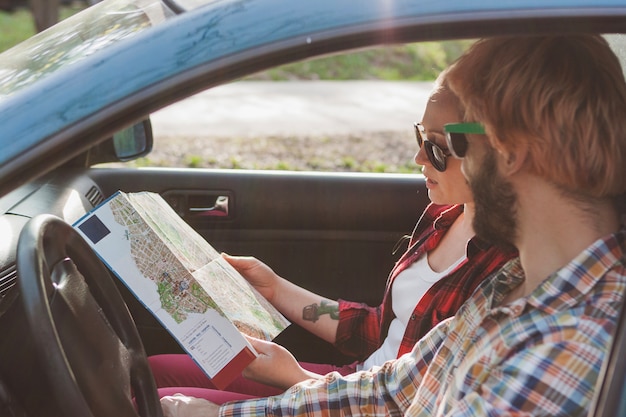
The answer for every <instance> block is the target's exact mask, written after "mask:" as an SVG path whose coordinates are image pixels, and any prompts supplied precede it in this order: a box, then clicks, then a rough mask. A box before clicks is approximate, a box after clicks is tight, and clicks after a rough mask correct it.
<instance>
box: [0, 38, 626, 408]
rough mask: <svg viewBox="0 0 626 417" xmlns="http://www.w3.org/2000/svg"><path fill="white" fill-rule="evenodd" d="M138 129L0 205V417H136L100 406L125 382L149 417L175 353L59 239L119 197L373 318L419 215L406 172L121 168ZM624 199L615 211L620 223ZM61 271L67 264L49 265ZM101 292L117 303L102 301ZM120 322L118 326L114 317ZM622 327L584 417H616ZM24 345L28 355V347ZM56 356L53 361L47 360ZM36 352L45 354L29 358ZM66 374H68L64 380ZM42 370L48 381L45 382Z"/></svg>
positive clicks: (625, 332)
mask: <svg viewBox="0 0 626 417" xmlns="http://www.w3.org/2000/svg"><path fill="white" fill-rule="evenodd" d="M611 42H612V45H614V48H615V50H616V51H617V52H618V54H619V55H620V57H622V58H624V57H626V42H624V41H623V38H622V37H620V36H615V37H612V38H611ZM623 62H626V61H623ZM142 118H143V120H141V121H139V122H136V123H134V124H133V125H132V126H129V127H127V128H126V129H124V131H120V132H119V133H117V134H115V135H113V136H111V137H110V138H108V139H107V140H106V141H103V142H101V143H99V144H98V145H96V146H94V147H92V148H90V149H89V150H88V151H86V152H84V153H82V154H80V155H78V156H77V157H75V158H73V159H72V160H70V161H69V162H67V163H65V164H63V165H61V166H58V167H57V168H55V169H53V170H51V171H50V172H49V173H48V174H46V175H45V176H41V177H39V178H37V179H36V180H34V181H31V182H28V183H27V184H25V185H23V186H21V187H19V188H17V189H15V190H13V191H11V192H9V193H7V194H6V195H3V196H2V197H0V210H1V212H0V236H2V240H1V241H0V242H1V243H0V329H2V338H0V357H2V358H5V359H4V360H2V361H0V415H2V416H8V417H23V416H43V415H45V416H61V415H86V416H87V415H91V414H83V413H85V412H86V411H85V410H89V409H90V404H91V405H93V404H96V406H95V407H97V408H99V410H100V414H97V415H98V416H104V415H110V416H113V415H116V416H135V415H137V414H136V411H135V410H134V409H132V408H124V407H126V405H123V406H120V404H126V403H125V402H124V401H117V400H114V401H110V402H109V399H110V398H118V397H124V396H125V395H127V393H128V391H129V390H130V389H131V388H130V387H131V385H133V384H135V383H137V384H139V386H142V385H141V384H147V385H146V386H145V387H144V388H142V389H140V390H138V391H137V394H138V397H137V403H138V407H139V409H140V411H139V415H142V416H149V415H154V416H158V415H161V414H160V410H157V409H155V408H154V407H155V405H154V404H153V403H152V402H151V399H150V398H143V396H145V395H147V394H145V392H144V389H145V391H146V392H148V391H150V390H152V389H153V388H152V386H151V385H150V382H146V381H148V380H149V379H150V375H149V374H148V375H146V374H145V369H146V367H145V356H146V355H147V356H149V355H153V354H158V353H183V352H184V351H183V349H182V348H181V347H180V346H179V344H178V343H177V342H176V340H175V339H174V338H173V337H172V336H171V335H170V334H169V333H168V331H167V330H166V329H165V328H164V327H163V326H162V324H161V323H160V322H159V321H158V320H157V319H155V318H154V316H153V315H152V314H151V313H150V312H149V311H148V310H147V309H146V307H145V306H144V305H143V304H142V303H141V301H139V300H137V299H136V298H135V296H134V295H133V294H132V293H131V292H130V291H129V290H128V289H127V288H126V287H125V286H124V285H123V284H122V283H121V282H120V281H119V280H118V279H117V278H116V277H115V276H114V275H113V274H112V273H111V272H110V271H109V270H108V269H107V268H106V267H104V266H103V265H102V264H101V263H100V262H99V261H98V259H97V257H95V255H94V254H93V252H92V251H91V250H90V249H89V248H88V247H87V246H85V245H84V243H83V242H81V241H79V239H77V238H76V237H75V234H73V233H72V231H71V227H69V226H68V225H72V224H73V223H74V222H76V221H77V220H78V219H80V218H81V217H83V216H84V215H85V214H86V213H88V212H90V211H91V210H93V209H94V208H95V207H96V206H98V205H99V204H100V203H102V202H103V201H104V200H106V199H107V198H108V197H110V196H111V195H113V194H114V193H115V192H116V191H118V190H123V191H125V192H139V191H151V192H154V193H158V194H160V195H161V196H162V197H163V198H164V199H165V200H166V201H167V202H168V203H169V204H170V205H171V206H172V207H173V208H174V210H175V211H176V212H177V213H178V214H179V215H180V216H181V217H182V218H183V219H184V220H185V222H187V223H188V224H189V225H190V226H191V227H193V229H194V230H196V231H197V232H198V233H199V234H200V235H201V236H202V237H203V238H205V239H206V240H207V241H208V242H210V243H211V245H213V246H214V247H215V248H216V249H217V250H218V251H223V252H226V253H229V254H233V255H252V256H255V257H257V258H259V259H261V260H263V261H264V262H265V263H266V264H268V265H270V266H271V267H272V268H273V269H274V270H275V271H276V272H277V273H278V274H279V275H281V276H284V277H289V279H290V280H292V281H293V282H294V283H296V284H298V285H300V286H302V287H304V288H307V289H310V290H311V291H313V292H316V293H319V294H323V295H325V296H327V297H329V298H333V299H337V298H345V299H350V300H358V301H362V302H365V303H368V304H370V305H373V306H375V305H378V304H379V303H380V301H381V297H382V294H383V292H384V288H385V284H386V279H387V276H388V274H389V271H390V270H391V269H392V267H393V265H394V263H395V262H396V261H397V259H398V258H399V256H400V255H401V253H402V250H403V249H404V246H403V245H405V244H406V236H407V235H410V233H411V231H412V229H413V227H414V225H415V222H416V220H417V219H418V218H419V215H420V214H421V213H422V212H423V210H424V209H425V207H426V206H427V204H428V203H429V200H428V192H427V189H426V185H425V180H424V177H423V176H421V175H419V174H418V173H417V171H416V173H415V174H367V173H345V172H312V171H297V172H296V171H268V170H267V171H266V170H238V169H232V170H226V169H182V168H158V167H142V168H135V167H134V166H133V165H131V164H129V163H128V162H132V161H135V160H137V159H139V158H141V157H144V156H145V155H148V154H149V152H150V151H151V150H152V148H153V145H154V143H155V142H157V141H158V138H155V137H154V132H153V129H152V126H151V121H150V115H143V116H142ZM411 157H412V155H409V156H408V158H411ZM625 200H626V199H624V198H622V199H621V201H620V204H621V205H622V210H623V211H624V212H626V210H624V208H625V207H626V203H625ZM216 214H217V215H216ZM52 216H53V217H52ZM56 219H61V220H62V221H61V222H59V221H58V220H56ZM66 258H71V259H73V260H74V261H75V265H74V263H66V262H60V261H59V260H64V259H66ZM52 264H54V265H55V266H54V267H52ZM48 268H49V269H50V270H49V271H48ZM26 274H29V275H32V276H33V277H36V278H38V280H37V281H32V282H22V280H21V279H20V278H21V276H22V275H26ZM61 275H67V276H75V275H81V276H84V277H85V280H86V281H88V283H87V285H86V286H79V285H77V286H76V287H72V288H69V289H63V288H61V289H58V288H57V287H59V283H62V282H65V281H62V280H61V279H60V278H59V277H60V276H61ZM90 276H91V277H102V276H108V277H109V279H94V278H91V279H89V277H90ZM46 277H47V278H46ZM338 277H341V279H338ZM110 284H113V285H110ZM55 288H56V289H57V290H59V291H61V290H62V291H66V292H65V293H64V294H70V293H77V294H85V293H87V292H91V293H92V295H90V296H89V297H90V299H91V297H93V298H94V299H96V300H97V301H98V300H107V301H106V302H104V301H102V302H100V303H99V304H100V307H101V308H100V309H98V308H96V309H89V310H86V311H87V312H86V313H85V316H86V317H77V316H76V315H75V314H74V312H73V311H72V309H73V306H74V304H73V303H74V301H66V300H60V299H58V298H57V299H50V300H47V299H48V297H49V296H50V295H51V294H53V293H54V291H55ZM114 293H119V295H121V298H120V297H117V296H115V295H111V294H114ZM118 298H119V301H116V300H118ZM44 300H47V301H44ZM111 300H114V301H111ZM110 301H111V302H110ZM76 302H77V303H80V301H76ZM126 309H128V311H129V312H130V315H129V316H127V315H125V314H122V313H123V312H124V311H125V310H126ZM50 311H53V314H54V315H55V316H56V317H57V321H56V324H57V326H56V329H57V332H53V331H51V330H50V329H51V328H52V327H51V326H52V325H51V323H48V322H47V321H46V320H47V317H48V316H49V315H50V314H51V313H50ZM622 316H623V317H622V319H621V322H620V328H619V330H618V333H617V334H618V337H617V338H616V340H615V342H614V345H613V348H612V353H611V357H610V358H609V361H607V364H606V366H605V369H604V379H603V381H601V387H600V389H599V394H598V399H597V402H596V404H595V406H594V414H593V415H595V416H598V417H599V416H607V415H611V413H615V414H613V415H626V405H625V402H624V400H623V393H622V391H623V387H624V386H626V379H624V372H621V373H615V372H613V371H614V370H615V369H625V368H626V366H625V363H624V361H625V359H624V356H623V353H624V350H625V349H626V318H625V317H624V312H623V313H622ZM27 317H35V318H39V319H38V320H40V325H38V326H36V327H33V325H32V324H31V323H32V321H29V319H27ZM94 317H103V318H104V322H106V323H109V325H110V326H112V328H114V329H115V332H116V333H118V334H121V335H123V337H121V339H123V344H124V345H125V348H124V349H122V348H121V347H119V346H117V345H113V342H111V341H110V340H109V339H106V338H102V337H100V335H101V334H102V333H106V332H107V331H108V330H107V329H106V326H105V327H99V326H98V325H94V323H99V322H100V321H99V320H98V319H96V318H94ZM61 322H63V323H64V324H63V325H61V324H60V323H61ZM102 326H104V324H102ZM53 327H54V326H53ZM135 329H136V330H135ZM33 337H37V338H39V339H38V340H40V342H38V344H34V343H32V340H33ZM59 339H61V342H59ZM275 341H276V342H277V343H280V344H281V345H283V346H285V347H287V348H288V349H289V350H290V351H291V352H292V353H293V354H294V356H296V358H297V359H298V360H301V361H309V362H328V363H335V364H338V365H340V364H345V363H348V361H350V358H347V357H345V356H344V355H342V354H341V353H339V352H338V351H336V350H335V349H334V348H333V347H332V346H331V345H330V344H328V343H326V342H324V341H322V340H320V339H318V338H315V337H314V336H312V335H310V334H309V333H308V332H306V331H304V330H303V329H302V328H299V327H298V326H297V325H295V324H292V325H291V326H289V327H288V328H287V329H286V330H285V331H284V332H283V333H281V334H280V335H279V336H278V338H277V339H276V340H275ZM59 344H60V345H62V347H63V350H64V354H65V355H64V356H59V354H58V352H57V351H56V348H54V346H56V345H59ZM42 346H47V347H49V349H43V350H42V349H41V347H42ZM111 351H114V352H116V353H115V354H110V352H111ZM85 352H91V354H90V355H85ZM120 352H121V353H120ZM109 355H110V356H109ZM6 358H10V360H6ZM68 363H69V364H68ZM107 364H109V365H110V367H107ZM111 364H117V365H119V364H121V366H122V367H127V368H129V369H132V370H133V371H132V372H131V375H127V374H123V375H121V374H119V373H117V372H116V371H114V369H117V368H119V366H113V365H111ZM68 366H69V368H70V369H72V370H73V372H74V374H73V375H68V374H67V373H66V372H65V369H66V367H68ZM50 367H52V368H53V369H56V371H54V370H53V371H52V373H51V372H50V370H49V369H48V368H50ZM55 367H57V368H55ZM135 371H136V372H135ZM55 372H56V373H55ZM135 373H136V374H135ZM51 375H56V376H55V377H52V376H51ZM57 377H58V378H57ZM64 378H67V380H64ZM72 378H73V380H72ZM614 378H618V379H617V380H614ZM620 378H621V379H620ZM76 381H79V383H78V385H79V386H80V388H77V385H76ZM137 381H138V382H137ZM131 382H132V383H131ZM53 386H57V388H58V387H60V388H58V389H59V390H67V396H68V398H70V399H69V400H68V401H64V400H60V399H59V396H58V392H59V391H58V390H50V387H53ZM133 387H135V389H136V388H137V386H135V385H133ZM55 389H56V388H55ZM72 390H77V392H72ZM102 392H105V393H106V394H102V395H101V393H102ZM75 397H81V398H82V399H83V400H82V402H78V403H77V404H74V402H73V401H72V400H71V399H72V398H75ZM103 402H108V403H106V404H105V403H103ZM68 403H70V405H68ZM120 407H121V408H120ZM616 410H619V411H617V412H616ZM87 412H88V413H90V411H87Z"/></svg>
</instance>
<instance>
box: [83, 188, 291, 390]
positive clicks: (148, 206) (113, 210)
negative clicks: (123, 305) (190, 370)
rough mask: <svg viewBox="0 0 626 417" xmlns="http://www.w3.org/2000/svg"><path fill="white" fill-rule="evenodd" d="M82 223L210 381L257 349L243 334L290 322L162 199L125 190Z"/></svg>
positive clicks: (273, 331)
mask: <svg viewBox="0 0 626 417" xmlns="http://www.w3.org/2000/svg"><path fill="white" fill-rule="evenodd" d="M74 226H75V228H76V229H77V230H78V231H79V232H80V233H81V234H82V235H83V236H84V237H85V238H86V240H87V241H88V242H89V243H90V244H91V246H92V247H93V248H94V250H95V251H96V253H97V254H98V256H100V258H101V259H102V260H103V261H104V262H105V264H107V265H108V266H109V268H110V269H111V270H112V271H113V272H114V273H115V274H116V275H117V276H118V277H119V278H120V279H121V280H122V282H124V284H125V285H126V286H127V287H128V288H129V289H130V290H131V291H132V292H133V293H134V294H135V295H136V296H137V298H138V299H139V300H140V301H141V302H142V303H143V304H144V305H145V306H146V307H147V308H148V309H149V310H150V311H151V312H152V313H153V314H154V315H155V316H156V317H157V319H159V320H160V321H161V323H163V325H164V327H166V328H167V329H168V331H169V332H170V333H171V334H172V335H173V336H174V337H175V338H176V339H177V340H178V341H179V343H180V344H181V345H182V346H183V348H185V350H186V351H187V352H189V353H190V354H191V355H192V356H193V357H194V359H195V360H196V362H198V363H199V364H200V365H201V367H203V368H204V369H205V371H206V372H207V374H208V375H209V376H210V377H214V376H215V375H216V373H218V372H220V371H221V369H222V368H223V367H224V366H226V365H228V364H229V363H230V362H231V361H232V360H233V359H234V358H236V357H238V355H239V357H240V356H241V355H240V354H241V351H242V350H243V349H244V348H245V349H247V350H249V351H253V349H252V347H251V346H250V345H249V343H248V342H247V340H246V339H245V338H244V337H243V336H241V333H243V334H246V335H249V336H253V337H256V338H260V339H264V340H272V339H273V338H274V337H276V336H277V335H278V334H279V333H280V332H281V331H282V330H284V329H285V328H286V327H287V326H288V325H289V324H290V323H289V321H287V319H285V317H284V316H283V315H282V314H280V313H279V312H278V311H277V310H276V309H275V308H274V307H273V306H272V305H271V304H270V303H269V302H268V301H267V300H266V299H265V298H263V296H261V295H260V294H259V293H258V291H256V290H255V289H254V287H252V286H251V285H250V284H249V283H248V281H246V279H245V278H243V277H242V276H241V275H240V274H239V273H238V272H237V271H236V270H235V269H234V268H233V267H232V266H231V265H230V264H229V263H228V262H226V261H225V260H224V259H223V258H222V257H221V255H220V254H219V253H218V252H217V251H216V250H215V249H214V248H213V247H212V246H211V245H210V244H209V243H208V242H207V241H206V240H204V239H203V238H202V236H200V235H199V234H198V233H197V232H196V231H195V230H193V229H192V228H191V227H190V226H189V225H188V224H187V223H186V222H185V221H184V220H183V219H182V218H181V217H180V216H178V214H177V213H176V212H175V211H174V210H173V209H172V208H171V207H170V206H169V204H167V202H166V201H165V200H163V198H162V197H161V196H160V195H158V194H154V193H149V192H141V193H123V192H121V191H118V192H117V193H116V194H114V195H113V196H112V197H111V198H109V199H108V200H106V201H105V202H104V203H102V204H101V205H100V206H99V207H97V208H96V209H95V210H94V211H92V212H91V213H89V214H88V215H86V216H85V217H83V218H82V219H81V220H79V221H78V222H77V223H76V224H75V225H74ZM253 358H254V356H251V357H250V358H248V357H247V356H246V360H244V361H243V362H241V363H243V365H241V364H240V365H239V366H238V367H239V368H241V369H243V368H242V366H243V367H245V365H247V363H249V361H250V360H252V359H253ZM203 364H204V365H205V366H203ZM241 369H239V371H240V370H241ZM214 382H215V381H214Z"/></svg>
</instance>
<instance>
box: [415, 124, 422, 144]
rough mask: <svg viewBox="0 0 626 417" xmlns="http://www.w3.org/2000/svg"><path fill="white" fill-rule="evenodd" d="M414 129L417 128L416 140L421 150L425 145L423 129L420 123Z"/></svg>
mask: <svg viewBox="0 0 626 417" xmlns="http://www.w3.org/2000/svg"><path fill="white" fill-rule="evenodd" d="M413 127H414V128H415V139H417V146H418V147H420V148H421V147H422V145H423V144H424V137H423V136H422V129H423V128H422V126H421V125H420V124H418V123H415V124H414V125H413Z"/></svg>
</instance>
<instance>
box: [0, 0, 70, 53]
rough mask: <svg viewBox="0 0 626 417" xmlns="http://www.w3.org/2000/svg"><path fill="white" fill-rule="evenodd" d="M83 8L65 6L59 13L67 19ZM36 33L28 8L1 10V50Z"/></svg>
mask: <svg viewBox="0 0 626 417" xmlns="http://www.w3.org/2000/svg"><path fill="white" fill-rule="evenodd" d="M80 10H81V7H79V6H63V7H61V11H60V13H59V17H60V19H65V18H67V17H69V16H71V15H73V14H74V13H77V12H78V11H80ZM34 34H35V22H34V20H33V16H32V14H31V13H30V10H29V9H28V8H23V7H20V8H18V9H16V10H15V11H13V12H11V13H7V12H0V52H2V51H6V50H7V49H9V48H11V47H12V46H14V45H17V44H18V43H20V42H22V41H24V40H26V39H28V38H30V37H31V36H33V35H34Z"/></svg>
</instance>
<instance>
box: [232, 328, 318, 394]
mask: <svg viewBox="0 0 626 417" xmlns="http://www.w3.org/2000/svg"><path fill="white" fill-rule="evenodd" d="M246 339H248V341H249V342H250V344H251V345H252V346H253V347H254V349H255V350H256V351H257V353H258V354H259V356H258V357H257V358H256V359H255V360H254V361H252V363H251V364H250V365H248V367H247V368H246V369H245V370H244V371H243V376H244V377H246V378H248V379H252V380H254V381H257V382H260V383H263V384H266V385H272V386H275V387H278V388H281V389H287V388H289V387H291V386H292V385H295V384H297V383H298V382H302V381H305V380H307V379H311V378H321V375H318V374H315V373H313V372H309V371H307V370H305V369H303V368H302V367H301V366H300V365H299V364H298V361H297V360H296V358H294V357H293V355H292V354H291V353H290V352H289V351H288V350H287V349H285V348H284V347H282V346H280V345H277V344H276V343H273V342H266V341H265V340H260V339H256V338H253V337H249V336H246Z"/></svg>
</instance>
